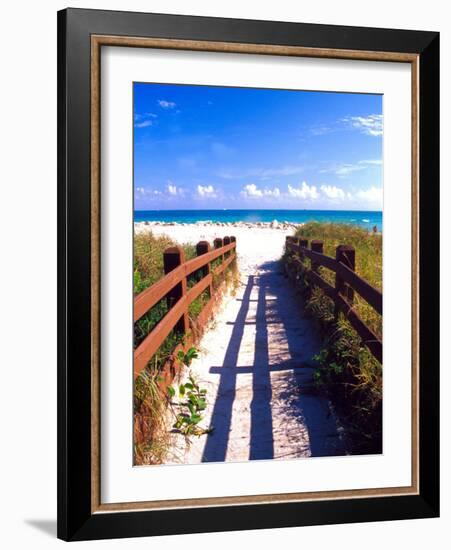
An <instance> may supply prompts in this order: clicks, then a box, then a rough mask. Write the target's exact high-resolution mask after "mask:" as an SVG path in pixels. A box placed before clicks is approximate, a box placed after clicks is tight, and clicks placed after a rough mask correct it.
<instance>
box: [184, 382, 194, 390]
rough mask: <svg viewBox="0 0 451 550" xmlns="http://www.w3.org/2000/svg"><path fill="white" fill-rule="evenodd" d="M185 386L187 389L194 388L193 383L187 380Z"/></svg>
mask: <svg viewBox="0 0 451 550" xmlns="http://www.w3.org/2000/svg"><path fill="white" fill-rule="evenodd" d="M185 388H187V389H188V390H192V389H194V387H193V385H192V384H190V383H189V382H187V383H186V384H185Z"/></svg>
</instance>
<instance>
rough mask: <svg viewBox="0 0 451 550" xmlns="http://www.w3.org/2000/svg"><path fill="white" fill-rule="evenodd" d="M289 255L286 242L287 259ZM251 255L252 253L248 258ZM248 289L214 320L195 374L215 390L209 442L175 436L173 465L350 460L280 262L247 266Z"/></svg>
mask: <svg viewBox="0 0 451 550" xmlns="http://www.w3.org/2000/svg"><path fill="white" fill-rule="evenodd" d="M282 249H283V236H281V246H280V249H279V250H280V252H282ZM247 252H248V251H247ZM240 270H241V285H240V288H239V290H238V292H237V294H236V296H234V297H229V298H228V299H227V300H226V301H225V303H224V305H223V307H222V309H221V311H220V312H219V313H218V314H217V315H216V316H215V320H214V322H213V324H212V326H211V327H210V328H209V330H208V331H207V332H206V334H205V335H204V337H203V339H202V341H201V343H200V349H201V353H200V357H199V358H198V359H197V360H195V361H194V362H193V364H192V371H193V373H194V374H195V376H196V378H197V379H198V380H199V382H200V384H201V386H202V387H205V388H207V389H208V401H209V405H208V408H207V410H206V414H205V418H204V420H203V422H202V425H203V426H208V425H211V426H213V427H214V430H213V432H212V433H211V434H210V435H208V436H205V435H204V436H202V437H200V438H192V442H191V444H190V445H188V446H186V445H185V442H184V438H183V436H180V435H175V436H174V446H175V449H174V457H173V461H174V462H182V463H185V464H196V463H200V462H217V461H246V460H256V459H287V458H301V457H310V456H328V455H340V454H344V452H345V450H344V447H343V443H342V439H341V438H340V436H339V433H340V429H339V428H338V426H337V422H336V419H335V416H334V414H333V412H332V410H331V407H330V403H329V402H328V400H327V399H326V398H325V397H324V396H322V395H321V394H319V393H318V392H317V391H316V389H315V387H314V385H313V382H312V374H313V370H314V369H313V367H312V357H313V355H315V354H316V353H317V352H318V351H319V349H320V340H319V338H318V334H317V332H316V330H315V327H314V326H313V324H312V322H311V320H309V319H307V318H306V317H304V316H303V314H302V308H301V307H300V303H299V297H298V296H296V294H295V291H294V289H293V287H292V285H290V284H289V283H288V281H287V280H286V279H285V277H284V275H283V273H282V268H281V265H280V263H279V261H278V259H277V257H275V258H272V259H270V260H269V261H265V262H260V261H259V259H258V258H255V261H252V258H249V255H247V257H246V258H245V259H244V258H243V261H242V262H240Z"/></svg>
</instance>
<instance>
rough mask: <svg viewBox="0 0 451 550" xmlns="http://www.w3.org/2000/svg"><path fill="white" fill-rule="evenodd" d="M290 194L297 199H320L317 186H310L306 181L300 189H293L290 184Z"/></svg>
mask: <svg viewBox="0 0 451 550" xmlns="http://www.w3.org/2000/svg"><path fill="white" fill-rule="evenodd" d="M288 193H289V194H290V195H291V196H292V197H295V198H299V199H310V200H316V199H318V198H319V196H320V194H319V193H318V191H317V189H316V186H315V185H308V184H307V183H306V182H305V181H303V182H302V185H300V186H299V187H292V186H291V185H289V184H288Z"/></svg>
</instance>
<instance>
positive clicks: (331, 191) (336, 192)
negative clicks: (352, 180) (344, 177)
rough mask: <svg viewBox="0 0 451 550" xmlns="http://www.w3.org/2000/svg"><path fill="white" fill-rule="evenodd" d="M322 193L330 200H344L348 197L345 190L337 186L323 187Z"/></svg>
mask: <svg viewBox="0 0 451 550" xmlns="http://www.w3.org/2000/svg"><path fill="white" fill-rule="evenodd" d="M321 191H322V192H323V193H324V195H326V197H327V198H328V199H338V200H343V199H344V198H345V197H346V193H345V192H344V191H343V189H341V188H340V187H337V186H335V185H321Z"/></svg>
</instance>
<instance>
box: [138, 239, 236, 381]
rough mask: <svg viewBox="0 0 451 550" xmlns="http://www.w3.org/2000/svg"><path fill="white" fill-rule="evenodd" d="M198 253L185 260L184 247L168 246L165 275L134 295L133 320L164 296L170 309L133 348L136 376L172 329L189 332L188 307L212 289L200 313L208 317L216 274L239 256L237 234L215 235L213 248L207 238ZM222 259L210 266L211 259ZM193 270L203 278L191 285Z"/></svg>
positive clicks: (164, 256)
mask: <svg viewBox="0 0 451 550" xmlns="http://www.w3.org/2000/svg"><path fill="white" fill-rule="evenodd" d="M196 252H197V257H196V258H193V259H192V260H188V261H185V254H184V251H183V249H182V248H181V247H178V246H175V247H170V248H167V249H166V250H165V251H164V253H163V264H164V271H165V275H164V276H163V277H162V278H161V279H160V280H159V281H157V282H156V283H154V284H153V285H152V286H150V287H149V288H147V289H146V290H144V291H143V292H141V293H140V294H138V295H137V296H135V299H134V309H133V321H134V322H135V323H136V321H139V319H141V317H143V316H144V315H145V314H146V313H147V312H148V311H149V310H151V309H152V308H153V307H154V306H156V305H157V304H158V302H160V301H161V300H163V299H164V298H165V299H166V303H167V307H168V312H167V313H166V315H165V316H164V317H163V318H162V319H161V320H160V321H159V322H158V323H157V324H156V325H155V327H154V328H153V329H152V330H151V331H150V332H149V334H148V335H147V336H146V337H145V339H144V340H143V341H142V342H141V343H140V344H139V346H138V347H137V348H136V349H135V352H134V376H135V378H136V377H137V376H138V375H139V373H140V372H141V371H142V369H143V368H144V367H145V366H146V365H147V364H148V362H149V360H150V359H151V358H152V356H153V355H154V354H155V353H156V352H157V351H158V349H159V348H160V346H161V345H162V343H163V342H164V340H165V339H166V338H167V337H168V335H169V334H170V332H171V331H173V330H176V331H177V332H179V333H183V334H188V333H189V329H190V327H189V319H188V308H189V306H190V304H191V303H192V302H193V301H194V300H195V299H196V298H197V297H198V296H200V295H201V294H202V292H204V291H205V290H207V289H209V291H210V292H209V301H208V302H207V303H206V304H205V306H204V308H203V309H202V311H201V312H200V314H199V318H198V320H200V322H201V323H202V324H205V322H206V321H207V319H208V315H209V313H211V307H212V303H213V299H214V289H213V277H215V276H219V275H221V274H222V273H223V272H224V271H225V270H226V269H227V267H228V266H229V265H230V264H231V263H232V262H233V260H235V258H236V239H235V237H224V239H215V241H214V248H213V249H210V244H209V243H208V242H207V241H200V242H199V243H197V245H196ZM218 258H220V259H221V263H220V264H219V265H218V266H217V267H215V268H214V269H211V262H213V261H214V260H217V259H218ZM193 273H196V274H198V276H199V275H200V276H201V279H200V280H199V281H198V282H197V283H196V284H195V285H194V286H192V287H191V288H189V289H188V276H189V275H192V274H193Z"/></svg>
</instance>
